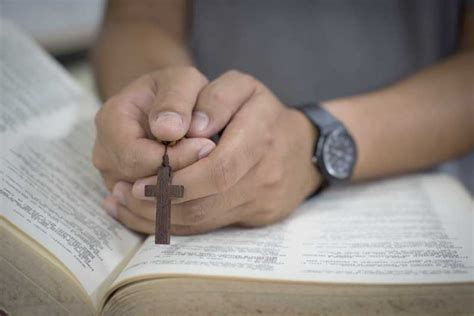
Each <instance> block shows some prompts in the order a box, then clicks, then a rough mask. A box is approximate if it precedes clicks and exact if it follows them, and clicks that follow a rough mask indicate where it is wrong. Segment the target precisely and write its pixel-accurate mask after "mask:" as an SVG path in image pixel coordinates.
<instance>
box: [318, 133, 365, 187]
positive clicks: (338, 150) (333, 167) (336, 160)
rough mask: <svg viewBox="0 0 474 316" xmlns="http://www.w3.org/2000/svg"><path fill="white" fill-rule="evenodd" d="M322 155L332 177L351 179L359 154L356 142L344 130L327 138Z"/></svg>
mask: <svg viewBox="0 0 474 316" xmlns="http://www.w3.org/2000/svg"><path fill="white" fill-rule="evenodd" d="M322 154H323V155H322V156H323V157H322V158H323V161H324V165H325V167H326V170H327V172H328V173H329V175H330V176H332V177H334V178H337V179H341V180H344V179H348V178H350V176H351V175H352V169H353V168H354V165H355V161H356V157H357V153H356V146H355V143H354V140H353V139H352V137H351V135H349V134H348V133H347V131H346V130H345V129H344V128H342V127H341V128H338V129H335V130H334V131H332V132H331V133H330V134H329V135H328V136H327V137H326V139H325V142H324V147H323V153H322Z"/></svg>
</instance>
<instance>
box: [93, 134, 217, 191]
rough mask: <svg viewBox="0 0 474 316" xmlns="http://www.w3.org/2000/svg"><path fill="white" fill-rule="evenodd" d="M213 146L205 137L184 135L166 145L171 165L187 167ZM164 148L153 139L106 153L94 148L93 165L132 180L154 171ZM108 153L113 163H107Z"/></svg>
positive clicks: (139, 140) (208, 151)
mask: <svg viewBox="0 0 474 316" xmlns="http://www.w3.org/2000/svg"><path fill="white" fill-rule="evenodd" d="M215 146H216V145H215V144H214V142H213V141H211V140H209V139H206V138H187V139H183V140H181V141H179V142H178V143H177V144H176V145H174V146H170V147H169V148H168V156H169V158H170V159H169V161H170V166H171V168H172V169H173V170H180V169H182V168H184V167H187V166H189V165H191V164H193V163H194V162H196V161H198V160H199V159H202V158H204V157H206V156H207V155H209V153H210V152H211V151H212V150H214V148H215ZM164 151H165V147H164V146H163V145H162V144H158V143H156V141H155V140H151V139H145V138H143V139H137V140H134V141H131V142H130V143H128V144H124V145H123V147H122V148H120V149H117V152H116V153H110V154H108V155H106V153H105V151H103V150H102V149H95V150H94V165H96V167H97V168H98V169H99V170H101V171H109V172H112V173H114V174H116V178H120V179H121V180H126V181H130V182H132V181H135V180H136V179H138V178H141V177H145V176H148V175H150V174H154V173H156V170H157V168H158V167H159V166H160V165H161V163H162V157H163V154H164ZM110 157H113V159H114V160H115V165H112V164H111V163H110Z"/></svg>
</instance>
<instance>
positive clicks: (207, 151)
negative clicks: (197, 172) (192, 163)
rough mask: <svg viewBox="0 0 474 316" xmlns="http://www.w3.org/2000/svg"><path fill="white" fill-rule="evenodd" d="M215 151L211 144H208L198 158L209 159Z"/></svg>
mask: <svg viewBox="0 0 474 316" xmlns="http://www.w3.org/2000/svg"><path fill="white" fill-rule="evenodd" d="M213 149H214V146H213V145H211V144H207V145H206V146H204V147H203V148H201V150H200V151H199V153H198V158H199V159H202V158H204V157H207V156H208V155H209V154H210V153H211V151H212V150H213Z"/></svg>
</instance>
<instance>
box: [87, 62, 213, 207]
mask: <svg viewBox="0 0 474 316" xmlns="http://www.w3.org/2000/svg"><path fill="white" fill-rule="evenodd" d="M207 83H208V81H207V79H206V78H205V77H204V76H203V75H202V74H201V73H199V72H198V71H197V70H196V69H194V68H191V67H177V68H169V69H164V70H159V71H156V72H154V73H151V74H148V75H145V76H143V77H141V78H139V79H137V80H136V81H135V82H133V83H131V84H130V85H129V86H128V87H126V88H125V89H124V90H123V91H121V92H120V93H119V94H117V95H116V96H114V97H112V98H111V99H109V100H108V101H107V102H106V103H105V105H104V106H102V108H101V109H100V111H99V112H98V114H97V116H96V126H97V138H96V142H95V146H94V151H93V163H94V165H95V167H96V168H97V169H99V171H100V172H101V174H102V177H103V179H104V182H105V184H106V186H107V188H108V189H109V190H111V191H112V189H113V187H114V185H115V183H117V182H118V181H121V182H124V183H133V182H134V181H135V180H137V179H138V178H143V177H147V176H150V175H153V174H154V173H155V172H156V170H157V168H158V166H159V165H160V164H161V159H162V156H163V152H164V145H162V144H161V143H160V142H158V141H157V140H161V141H175V140H179V139H181V138H183V136H185V134H186V133H187V131H188V129H189V125H190V122H191V112H192V109H193V107H194V106H195V104H196V100H197V97H198V95H199V92H200V91H201V90H202V89H203V88H204V87H205V86H206V84H207ZM214 147H215V144H214V143H213V142H212V141H211V140H209V139H207V138H192V139H190V138H186V139H183V140H181V141H179V142H178V143H177V144H176V145H175V146H173V147H170V148H169V150H168V153H169V157H170V162H171V167H172V168H173V170H179V169H181V168H184V167H186V166H189V165H191V164H192V163H193V162H195V161H197V160H198V159H199V158H202V157H205V156H206V155H207V154H209V152H210V151H212V150H213V149H214ZM114 202H115V201H114V200H113V199H111V198H108V199H106V200H105V204H104V207H105V208H106V210H107V211H108V212H109V213H111V214H112V215H116V208H115V207H114V206H115V204H114Z"/></svg>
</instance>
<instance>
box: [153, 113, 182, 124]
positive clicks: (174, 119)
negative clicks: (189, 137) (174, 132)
mask: <svg viewBox="0 0 474 316" xmlns="http://www.w3.org/2000/svg"><path fill="white" fill-rule="evenodd" d="M156 123H157V124H158V125H168V126H169V127H172V128H175V127H177V126H178V127H179V128H181V127H182V126H183V118H182V117H181V115H179V114H178V113H176V112H161V113H159V114H158V117H157V118H156Z"/></svg>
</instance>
